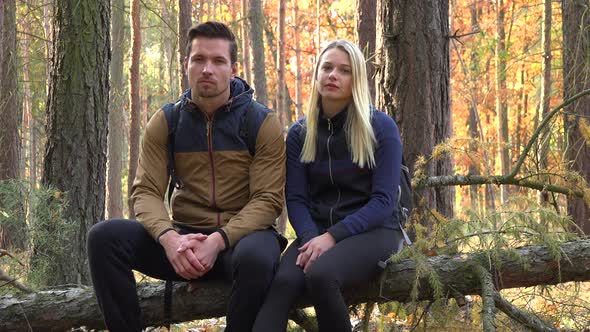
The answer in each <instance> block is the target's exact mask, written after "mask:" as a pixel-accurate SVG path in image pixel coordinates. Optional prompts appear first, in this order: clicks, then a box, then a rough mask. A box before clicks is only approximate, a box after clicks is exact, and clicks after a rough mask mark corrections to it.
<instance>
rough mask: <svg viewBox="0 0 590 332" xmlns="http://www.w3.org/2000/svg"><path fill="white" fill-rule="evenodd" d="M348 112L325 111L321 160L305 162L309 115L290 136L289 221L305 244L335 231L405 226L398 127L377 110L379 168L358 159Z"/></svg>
mask: <svg viewBox="0 0 590 332" xmlns="http://www.w3.org/2000/svg"><path fill="white" fill-rule="evenodd" d="M346 115H347V111H346V110H345V111H342V112H340V113H338V114H337V115H336V116H334V117H333V118H332V119H326V118H324V117H323V115H321V114H320V116H319V121H318V139H317V144H316V149H317V150H316V159H315V161H314V162H311V163H302V162H301V160H300V159H301V150H302V148H303V143H304V140H305V119H302V120H299V121H298V122H296V123H295V124H294V125H293V126H292V127H291V128H290V129H289V134H288V136H287V184H286V196H287V197H286V198H287V210H288V212H289V220H290V222H291V225H292V226H293V228H294V229H295V232H296V233H297V236H298V237H299V238H300V239H301V240H302V241H303V243H305V242H307V241H309V240H310V239H311V238H313V237H315V236H317V235H319V234H322V233H324V232H326V231H327V232H329V233H330V234H331V235H332V236H333V237H334V238H335V239H336V241H337V242H338V241H341V240H343V239H345V238H347V237H349V236H352V235H356V234H359V233H363V232H366V231H368V230H371V229H374V228H377V227H386V228H392V229H399V228H400V226H399V222H398V218H397V195H398V189H397V188H398V186H399V179H400V168H401V162H402V146H401V141H400V136H399V130H398V128H397V125H396V124H395V122H394V121H393V119H392V118H390V117H389V116H388V115H387V114H385V113H383V112H379V111H376V110H374V111H372V112H371V124H372V126H373V130H374V132H375V137H376V139H377V144H376V146H375V154H374V156H375V166H374V167H373V168H372V169H370V168H368V167H366V166H365V167H363V168H360V167H358V165H356V164H355V163H353V162H352V156H351V153H350V149H349V147H348V144H347V143H346V135H345V129H344V124H345V122H346Z"/></svg>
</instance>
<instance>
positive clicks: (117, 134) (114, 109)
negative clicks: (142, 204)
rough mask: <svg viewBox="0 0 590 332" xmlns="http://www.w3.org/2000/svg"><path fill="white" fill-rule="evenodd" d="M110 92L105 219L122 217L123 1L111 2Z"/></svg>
mask: <svg viewBox="0 0 590 332" xmlns="http://www.w3.org/2000/svg"><path fill="white" fill-rule="evenodd" d="M111 1H112V7H111V10H112V12H111V17H112V31H111V45H117V47H113V50H112V54H111V56H112V58H111V69H110V71H111V90H110V105H109V134H108V144H109V145H108V151H107V191H106V193H107V196H106V201H107V210H106V217H107V219H113V218H122V217H123V188H122V186H123V185H122V181H121V176H122V175H123V142H124V140H125V134H124V132H123V131H124V126H123V123H124V121H125V116H124V113H123V112H124V111H125V97H126V96H125V93H124V92H125V81H124V78H123V62H124V60H125V52H126V50H125V49H124V48H123V47H121V46H122V45H124V44H125V43H124V41H125V18H126V15H125V0H111Z"/></svg>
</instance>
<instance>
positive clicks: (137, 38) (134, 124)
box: [127, 0, 141, 219]
mask: <svg viewBox="0 0 590 332" xmlns="http://www.w3.org/2000/svg"><path fill="white" fill-rule="evenodd" d="M140 17H141V15H140V12H139V0H131V26H132V28H131V31H132V36H133V39H132V40H133V43H132V46H131V68H130V80H129V84H130V85H131V95H130V99H129V100H130V109H131V122H130V124H129V176H128V177H127V204H128V206H129V218H131V219H134V218H135V209H134V208H133V203H132V201H131V188H132V186H133V181H134V180H135V173H136V172H137V162H138V159H139V136H140V131H141V96H140V93H139V91H140V77H139V61H140V53H141V21H140Z"/></svg>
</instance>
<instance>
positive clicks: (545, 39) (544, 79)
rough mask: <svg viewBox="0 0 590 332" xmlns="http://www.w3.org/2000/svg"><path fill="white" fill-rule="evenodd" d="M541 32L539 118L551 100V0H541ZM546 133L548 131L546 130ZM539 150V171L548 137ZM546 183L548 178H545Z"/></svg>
mask: <svg viewBox="0 0 590 332" xmlns="http://www.w3.org/2000/svg"><path fill="white" fill-rule="evenodd" d="M543 4H544V6H543V33H542V35H541V44H543V61H542V65H541V71H542V72H543V75H542V76H541V104H540V107H541V110H540V112H539V114H540V115H541V118H540V119H539V122H540V121H541V119H542V118H544V117H545V116H546V115H547V113H549V111H550V106H551V104H550V100H551V0H543ZM547 134H548V132H547ZM539 143H540V144H541V147H540V151H539V168H540V170H541V172H544V171H545V170H546V169H547V165H548V164H547V158H548V153H549V139H548V136H545V139H542V140H541V142H539ZM544 181H546V182H547V183H549V181H550V179H549V178H545V180H544ZM539 201H540V202H542V203H543V204H546V203H547V202H548V201H549V193H548V192H539Z"/></svg>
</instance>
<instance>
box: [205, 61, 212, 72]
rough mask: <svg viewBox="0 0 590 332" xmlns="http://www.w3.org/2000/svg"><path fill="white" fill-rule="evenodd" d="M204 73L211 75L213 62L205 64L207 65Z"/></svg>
mask: <svg viewBox="0 0 590 332" xmlns="http://www.w3.org/2000/svg"><path fill="white" fill-rule="evenodd" d="M203 73H211V62H209V61H207V62H205V65H204V66H203Z"/></svg>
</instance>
